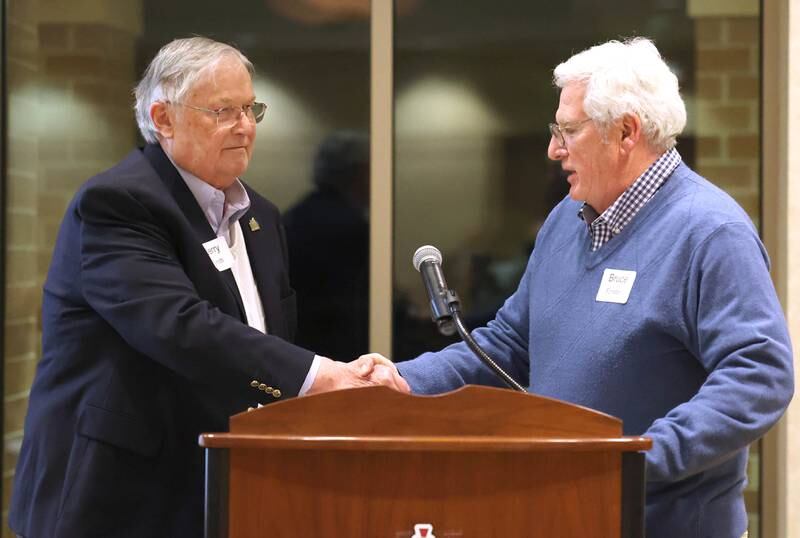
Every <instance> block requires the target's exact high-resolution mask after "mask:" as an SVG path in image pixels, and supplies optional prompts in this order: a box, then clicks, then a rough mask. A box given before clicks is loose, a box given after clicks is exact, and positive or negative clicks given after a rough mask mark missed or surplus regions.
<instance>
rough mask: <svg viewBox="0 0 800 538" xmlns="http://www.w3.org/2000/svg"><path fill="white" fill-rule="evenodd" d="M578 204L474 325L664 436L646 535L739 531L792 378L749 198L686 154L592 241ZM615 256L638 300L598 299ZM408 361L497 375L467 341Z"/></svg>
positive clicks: (534, 368)
mask: <svg viewBox="0 0 800 538" xmlns="http://www.w3.org/2000/svg"><path fill="white" fill-rule="evenodd" d="M579 209H580V204H579V203H578V202H575V201H572V200H569V199H566V200H564V201H563V202H561V203H560V204H559V205H558V206H557V207H556V208H555V209H554V210H553V211H552V213H551V214H550V215H549V217H548V219H547V221H546V222H545V224H544V225H543V227H542V229H541V231H540V233H539V236H538V237H537V241H536V248H535V250H534V252H533V254H532V256H531V258H530V261H529V263H528V267H527V270H526V272H525V275H524V276H523V278H522V281H521V283H520V286H519V288H518V289H517V291H516V292H515V293H514V295H512V296H511V297H510V298H509V299H508V300H507V301H506V303H505V305H504V306H503V307H502V308H501V310H500V311H499V312H498V314H497V317H496V319H494V320H493V321H491V322H490V323H489V324H488V326H487V327H484V328H481V329H478V330H476V331H474V333H473V336H474V337H475V339H476V340H477V341H478V343H479V344H480V345H481V346H482V347H483V348H484V349H485V350H486V351H487V352H488V353H489V355H490V356H492V357H493V358H494V359H495V360H496V361H497V362H498V363H499V364H500V365H501V366H503V367H504V368H505V369H506V371H508V372H510V373H511V374H512V375H513V376H514V377H515V378H516V379H517V380H518V381H520V382H521V383H523V384H526V383H528V384H529V390H530V391H531V392H533V393H536V394H540V395H543V396H549V397H554V398H559V399H562V400H565V401H568V402H572V403H575V404H579V405H583V406H587V407H591V408H593V409H597V410H599V411H602V412H604V413H608V414H611V415H614V416H617V417H619V418H621V419H622V420H623V428H624V432H625V434H627V435H645V436H648V437H651V438H652V439H653V448H652V450H650V451H649V452H647V456H646V460H647V514H646V519H647V536H648V538H662V537H663V538H675V537H681V538H692V537H714V538H739V537H740V536H741V535H742V534H743V533H744V532H745V530H746V527H747V517H746V513H745V509H744V503H743V499H742V490H743V488H744V486H745V467H746V461H747V446H748V445H749V444H750V443H751V442H753V441H754V440H756V439H757V438H758V437H759V436H761V435H762V434H764V432H766V431H767V429H768V428H769V427H770V426H772V425H773V424H774V423H775V422H776V421H777V420H778V419H779V418H780V416H781V415H782V413H783V412H784V410H785V409H786V407H787V405H788V403H789V401H790V399H791V397H792V393H793V373H792V352H791V344H790V341H789V336H788V332H787V328H786V322H785V319H784V316H783V313H782V310H781V307H780V304H779V303H778V300H777V298H776V295H775V290H774V288H773V285H772V282H771V280H770V276H769V272H768V270H769V269H768V264H769V262H768V259H767V254H766V251H765V249H764V247H763V245H762V243H761V241H760V240H759V238H758V235H757V233H756V231H755V229H754V228H753V225H752V223H751V222H750V219H749V218H748V216H747V215H746V214H745V213H744V211H742V209H741V208H740V207H739V206H738V205H737V204H736V203H735V202H734V201H733V200H732V199H731V198H730V197H729V196H728V195H727V194H725V193H724V192H723V191H722V190H720V189H718V188H717V187H715V186H714V185H712V184H711V183H709V182H708V181H706V180H705V179H703V178H701V177H700V176H698V175H697V174H695V173H694V172H693V171H691V170H690V169H689V168H688V167H686V166H685V165H683V164H681V165H680V166H678V168H677V169H676V170H675V171H674V172H673V174H672V175H671V176H670V177H669V179H668V180H667V181H666V183H665V184H664V185H663V186H662V187H661V189H660V190H659V191H658V192H657V193H656V195H655V196H654V197H653V198H652V200H650V202H648V204H647V205H646V206H645V207H644V208H642V210H641V211H640V212H639V213H638V214H637V215H636V217H635V218H634V219H633V221H631V223H630V224H629V225H628V226H627V227H626V228H625V229H623V230H622V232H621V233H620V234H619V235H617V236H616V237H614V238H613V239H611V241H609V242H608V243H607V244H606V245H604V246H603V247H602V248H600V249H599V250H597V251H595V252H592V251H591V250H590V237H589V234H588V232H587V229H586V224H585V223H584V222H583V221H582V220H581V219H579V218H578V217H577V216H576V215H577V213H578V210H579ZM605 269H618V270H627V271H635V272H636V277H635V281H634V284H633V287H632V288H631V290H630V296H629V298H628V301H627V303H625V304H617V303H610V302H601V301H597V300H596V299H595V298H596V296H597V292H598V288H599V287H600V283H601V279H602V276H603V272H604V270H605ZM399 369H400V372H401V374H402V375H403V376H404V377H405V378H406V380H408V382H409V384H410V385H411V387H412V389H413V390H414V392H417V393H428V394H430V393H439V392H444V391H447V390H451V389H455V388H457V387H459V386H461V385H463V384H466V383H475V384H490V385H498V382H497V380H496V379H495V377H494V376H493V374H492V373H491V371H490V370H488V368H486V367H485V366H483V365H482V364H481V363H480V362H479V361H478V360H477V359H476V358H475V357H474V356H473V355H472V354H471V352H470V351H469V350H468V349H467V348H466V346H464V345H463V344H455V345H453V346H450V347H448V348H445V349H444V350H442V351H440V352H438V353H426V354H424V355H421V356H420V357H418V358H417V359H415V360H413V361H408V362H404V363H400V364H399Z"/></svg>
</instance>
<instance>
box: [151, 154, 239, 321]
mask: <svg viewBox="0 0 800 538" xmlns="http://www.w3.org/2000/svg"><path fill="white" fill-rule="evenodd" d="M144 155H145V157H147V160H148V161H150V164H151V165H152V166H153V168H154V169H155V171H156V173H157V174H158V175H159V177H161V179H162V181H164V183H165V184H166V186H167V188H168V189H169V191H170V192H171V193H172V196H173V197H174V198H175V202H176V203H177V204H178V207H180V209H181V212H183V214H184V215H185V216H186V219H187V220H188V221H189V223H190V224H191V225H192V228H193V229H194V231H195V233H196V234H197V237H198V238H199V239H200V242H201V243H205V242H207V241H211V240H212V239H216V237H217V236H216V235H215V234H214V230H212V229H211V225H210V224H209V223H208V219H206V216H205V215H204V214H203V210H202V209H200V206H199V205H198V203H197V200H196V199H195V197H194V195H193V194H192V191H190V190H189V187H187V186H186V182H185V181H184V180H183V178H182V177H181V175H180V174H179V173H178V170H177V169H176V168H175V167H174V166H173V165H172V162H171V161H170V160H169V158H168V157H167V155H166V154H165V153H164V150H163V149H161V146H160V145H158V144H148V145H146V146H145V148H144ZM213 270H214V271H217V270H216V268H214V269H213ZM217 272H218V273H219V275H220V277H221V278H222V280H223V282H225V285H226V286H227V287H228V291H230V292H231V294H232V295H233V297H234V299H235V300H236V305H237V306H238V308H239V319H241V320H242V321H244V322H245V323H246V322H247V316H246V314H245V311H244V303H243V302H242V297H241V295H240V294H239V287H238V286H237V285H236V279H235V278H233V271H231V270H230V269H226V270H225V271H217Z"/></svg>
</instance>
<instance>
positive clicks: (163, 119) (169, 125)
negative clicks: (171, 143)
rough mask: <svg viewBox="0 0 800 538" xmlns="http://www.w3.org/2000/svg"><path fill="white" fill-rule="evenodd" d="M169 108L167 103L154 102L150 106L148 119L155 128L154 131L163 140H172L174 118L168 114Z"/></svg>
mask: <svg viewBox="0 0 800 538" xmlns="http://www.w3.org/2000/svg"><path fill="white" fill-rule="evenodd" d="M170 112H171V111H170V107H169V105H168V104H167V103H163V102H161V101H156V102H155V103H153V104H152V105H150V119H152V120H153V125H155V126H156V131H158V134H160V135H161V136H162V137H164V138H172V135H173V134H174V132H175V123H174V118H173V117H172V115H171V114H170Z"/></svg>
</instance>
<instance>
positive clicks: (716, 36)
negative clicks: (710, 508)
mask: <svg viewBox="0 0 800 538" xmlns="http://www.w3.org/2000/svg"><path fill="white" fill-rule="evenodd" d="M760 25H761V21H760V19H759V18H758V17H701V18H697V19H695V32H696V33H695V37H696V49H695V50H696V57H695V59H696V62H695V67H696V70H697V71H696V81H697V82H696V88H695V106H696V127H695V133H696V136H697V138H696V143H697V146H696V148H695V149H696V151H697V169H698V172H699V173H700V174H702V175H704V176H705V177H706V178H708V179H710V180H711V181H713V182H715V183H716V184H717V185H719V186H720V187H722V188H723V189H725V190H726V191H727V192H728V193H729V194H730V195H732V196H733V197H734V198H735V199H736V201H737V202H739V204H740V205H741V206H742V207H744V209H745V210H746V211H747V212H748V214H749V215H750V217H751V218H752V219H753V221H754V222H755V223H756V224H758V223H759V219H760V216H761V215H760V196H759V195H760V191H761V187H760V182H759V177H760V164H761V163H760V155H761V152H760V139H759V133H760V129H761V128H760V125H761V118H760V110H759V105H760V82H761V77H760V72H759V67H760V66H759V63H760V54H761V43H760V31H761V30H760ZM759 448H760V447H759V443H754V444H753V446H752V447H751V449H750V460H749V462H748V479H749V483H748V486H747V490H746V491H745V503H746V505H747V510H748V513H749V514H748V515H749V518H750V538H758V536H759V518H760V508H759V488H760V450H759Z"/></svg>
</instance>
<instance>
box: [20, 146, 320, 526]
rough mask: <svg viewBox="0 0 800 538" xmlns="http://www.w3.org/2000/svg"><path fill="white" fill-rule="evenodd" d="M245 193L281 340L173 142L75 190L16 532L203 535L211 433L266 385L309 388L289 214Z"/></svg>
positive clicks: (57, 257) (58, 249)
mask: <svg viewBox="0 0 800 538" xmlns="http://www.w3.org/2000/svg"><path fill="white" fill-rule="evenodd" d="M245 188H247V187H245ZM247 193H248V195H249V196H250V200H251V207H250V210H249V211H248V212H247V213H246V214H245V215H244V216H243V217H242V218H241V220H240V223H241V227H242V231H243V234H244V239H245V243H246V245H247V251H248V255H249V258H250V264H251V267H252V269H253V275H254V277H255V282H256V285H257V287H258V291H259V295H260V296H261V301H262V303H263V305H264V314H265V317H266V323H267V329H268V332H269V334H268V335H264V334H262V333H260V332H258V331H256V330H255V329H252V328H251V327H249V326H247V324H246V317H245V314H244V308H243V306H242V301H241V297H240V296H239V293H238V290H237V287H236V283H235V281H234V278H233V275H232V273H231V271H230V270H226V271H222V272H220V271H218V270H217V269H216V268H215V267H214V265H213V263H212V262H211V260H210V259H209V256H208V254H207V253H206V251H205V249H204V248H203V246H202V244H203V243H204V242H206V241H209V240H211V239H214V238H215V234H214V232H213V231H212V229H211V227H210V225H209V224H208V221H207V220H206V218H205V216H204V215H203V213H202V211H201V209H200V207H199V205H198V204H197V202H196V200H195V198H194V196H193V195H192V193H191V191H189V189H188V187H187V186H186V184H185V183H184V181H183V179H182V178H181V177H180V175H179V174H178V172H177V170H176V169H175V167H174V166H173V165H172V163H171V162H170V161H169V159H168V158H167V156H166V155H165V154H164V152H163V150H162V149H161V147H160V146H158V145H148V146H146V147H145V148H144V149H143V150H135V151H133V152H131V153H130V154H129V155H128V156H127V157H126V158H125V159H124V160H123V161H122V162H121V163H120V164H118V165H116V166H115V167H113V168H111V169H110V170H107V171H105V172H103V173H101V174H99V175H97V176H95V177H93V178H92V179H90V180H89V181H88V182H87V183H86V184H84V185H83V186H82V187H81V188H80V190H79V191H78V193H77V194H76V195H75V198H74V199H73V200H72V202H71V203H70V205H69V207H68V208H67V212H66V215H65V216H64V220H63V222H62V225H61V229H60V231H59V234H58V239H57V241H56V246H55V250H54V252H53V258H52V262H51V264H50V270H49V273H48V276H47V280H46V282H45V286H44V297H43V305H42V317H43V320H42V322H43V337H42V359H41V362H40V364H39V367H38V370H37V372H36V378H35V380H34V383H33V387H32V389H31V394H30V405H29V410H28V415H27V418H26V420H25V436H24V439H23V442H22V450H21V453H20V457H19V461H18V464H17V471H16V478H15V483H14V491H13V498H12V503H11V512H10V516H9V522H10V525H11V528H12V529H13V530H14V531H15V532H17V533H19V534H21V535H23V536H25V537H27V538H71V537H80V538H89V537H94V536H120V537H121V536H126V537H127V536H130V537H136V538H157V537H183V536H186V537H192V538H194V537H198V536H201V534H202V496H203V453H202V451H201V449H200V447H199V446H198V444H197V440H198V434H200V433H201V432H206V431H224V430H226V429H227V425H228V417H229V416H230V415H232V414H235V413H238V412H241V411H244V410H245V409H247V407H248V406H255V404H256V403H262V404H267V403H270V402H272V401H276V398H275V397H274V396H273V395H271V394H268V393H266V392H264V391H259V390H258V389H257V388H254V387H252V386H251V382H252V381H254V380H256V381H258V382H259V383H264V384H266V385H269V386H271V387H273V388H275V389H279V391H280V394H281V396H280V398H279V399H285V398H286V397H288V396H295V395H297V393H298V392H299V390H300V387H301V385H302V383H303V381H304V379H305V377H306V375H307V373H308V370H309V368H310V366H311V362H312V360H313V357H314V354H313V353H312V352H311V351H307V350H305V349H302V348H299V347H297V346H295V345H293V344H291V343H289V341H290V340H291V339H292V337H293V334H294V331H295V319H296V315H295V298H294V292H293V291H292V289H291V288H290V287H289V280H288V276H287V275H288V272H287V249H286V242H285V239H284V235H283V230H282V228H281V225H280V220H279V214H278V210H277V209H276V208H275V206H273V205H272V204H271V203H270V202H268V201H267V200H265V199H264V198H262V197H261V196H259V195H258V194H256V193H255V192H254V191H252V190H251V189H249V188H247ZM251 218H254V219H255V220H256V221H257V222H258V224H259V226H260V229H257V230H252V229H251V227H250V226H249V225H248V223H249V222H250V219H251ZM254 228H255V227H254Z"/></svg>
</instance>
